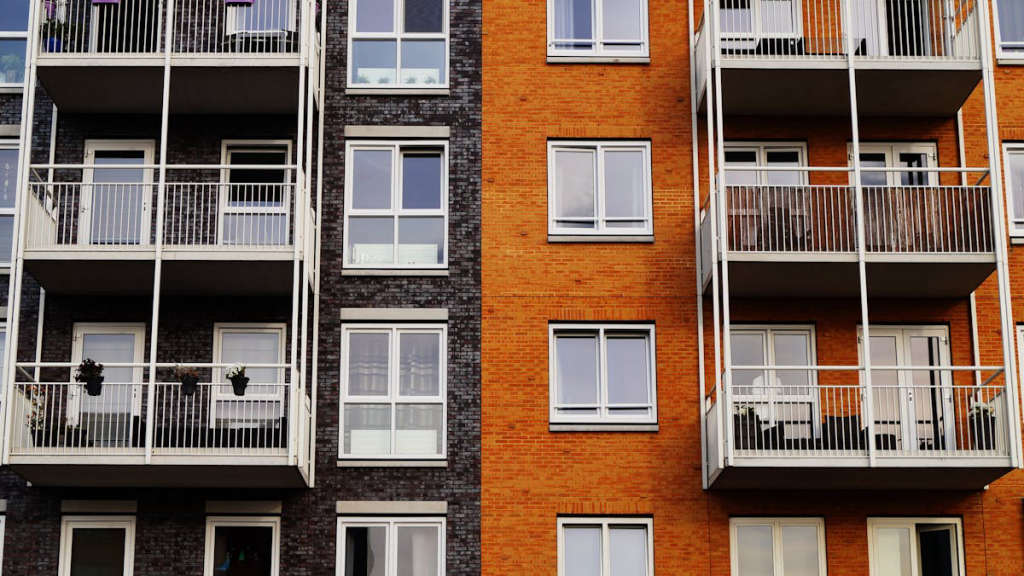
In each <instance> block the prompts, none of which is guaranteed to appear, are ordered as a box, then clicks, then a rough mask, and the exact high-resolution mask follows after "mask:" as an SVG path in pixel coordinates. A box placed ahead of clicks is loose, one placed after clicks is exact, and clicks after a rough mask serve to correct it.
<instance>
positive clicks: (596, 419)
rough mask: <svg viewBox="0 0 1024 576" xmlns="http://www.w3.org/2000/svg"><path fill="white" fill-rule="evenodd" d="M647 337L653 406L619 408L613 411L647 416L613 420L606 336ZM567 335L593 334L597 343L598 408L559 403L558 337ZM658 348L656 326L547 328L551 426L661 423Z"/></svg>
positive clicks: (617, 417) (565, 324)
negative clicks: (579, 411) (626, 410)
mask: <svg viewBox="0 0 1024 576" xmlns="http://www.w3.org/2000/svg"><path fill="white" fill-rule="evenodd" d="M608 332H611V333H613V334H614V333H620V332H621V333H631V334H639V333H646V334H647V346H648V351H647V353H648V359H647V364H648V376H647V377H648V379H649V381H650V390H649V391H648V392H649V394H650V402H649V403H647V404H645V405H639V404H616V405H615V406H614V408H647V409H648V410H649V412H650V413H649V415H648V416H632V415H630V416H614V415H612V414H614V412H610V411H609V409H610V408H612V407H611V406H609V404H608V367H607V358H608V355H607V353H606V352H607V333H608ZM565 333H580V334H591V335H595V336H597V339H598V355H597V361H598V364H599V365H598V372H597V378H598V386H599V388H600V389H599V390H598V403H597V404H596V405H593V406H591V405H580V404H566V405H561V404H559V403H558V351H557V350H556V346H557V336H559V335H561V334H565ZM657 356H658V355H657V345H656V339H655V336H654V324H653V323H652V324H570V323H553V324H549V326H548V381H549V390H548V394H549V396H548V398H549V402H548V404H549V405H550V416H549V417H550V422H551V423H552V424H611V425H614V424H626V425H630V424H657V423H658V368H657V362H656V359H657ZM562 408H597V414H595V415H580V414H563V413H562V412H560V409H562Z"/></svg>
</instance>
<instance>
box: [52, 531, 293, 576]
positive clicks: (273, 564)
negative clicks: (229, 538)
mask: <svg viewBox="0 0 1024 576" xmlns="http://www.w3.org/2000/svg"><path fill="white" fill-rule="evenodd" d="M218 526H242V527H257V528H264V527H269V528H271V529H272V530H273V539H272V540H271V547H272V550H271V551H270V576H278V570H279V565H280V562H281V518H280V517H279V516H207V518H206V550H205V552H204V554H203V574H204V576H214V570H213V566H214V562H215V561H216V559H215V558H214V553H215V551H216V542H215V541H214V539H215V538H216V534H217V527H218ZM61 576H63V575H61Z"/></svg>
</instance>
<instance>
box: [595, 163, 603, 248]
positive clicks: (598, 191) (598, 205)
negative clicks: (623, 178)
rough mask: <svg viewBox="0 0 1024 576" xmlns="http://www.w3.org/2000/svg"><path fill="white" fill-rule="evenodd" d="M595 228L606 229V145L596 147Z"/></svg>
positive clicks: (600, 230) (601, 230)
mask: <svg viewBox="0 0 1024 576" xmlns="http://www.w3.org/2000/svg"><path fill="white" fill-rule="evenodd" d="M594 156H595V159H594V170H595V172H594V194H595V196H596V198H595V199H594V218H595V222H594V230H596V231H599V232H604V231H605V208H604V205H605V201H604V195H605V188H604V147H603V146H596V147H595V148H594Z"/></svg>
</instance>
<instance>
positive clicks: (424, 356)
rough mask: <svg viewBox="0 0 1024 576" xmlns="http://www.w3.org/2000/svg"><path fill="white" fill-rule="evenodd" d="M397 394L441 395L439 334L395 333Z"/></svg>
mask: <svg viewBox="0 0 1024 576" xmlns="http://www.w3.org/2000/svg"><path fill="white" fill-rule="evenodd" d="M398 341H399V345H398V357H399V372H398V374H399V376H398V382H399V383H398V393H399V394H401V395H402V396H438V395H439V394H441V335H440V334H419V333H404V334H400V335H399V336H398Z"/></svg>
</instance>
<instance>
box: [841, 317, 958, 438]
mask: <svg viewBox="0 0 1024 576" xmlns="http://www.w3.org/2000/svg"><path fill="white" fill-rule="evenodd" d="M876 336H883V337H885V336H887V337H891V338H895V341H896V365H897V366H916V365H917V364H911V360H910V340H911V339H912V338H915V337H917V338H920V337H934V338H938V339H939V342H940V343H941V344H940V346H939V362H938V365H939V366H949V365H950V364H951V361H950V345H949V327H948V326H939V325H893V326H886V325H879V326H871V337H872V338H874V337H876ZM857 357H858V360H859V362H860V363H861V364H863V363H864V329H863V327H862V326H858V327H857ZM922 366H923V364H922ZM872 370H874V369H872ZM910 376H911V374H910V373H909V372H908V371H904V370H901V371H897V373H896V382H897V385H898V386H899V403H900V406H899V409H900V427H899V429H900V434H901V437H902V440H903V446H904V448H903V450H904V451H918V450H919V440H920V438H919V437H918V433H917V416H916V414H915V412H914V391H913V388H912V386H913V382H912V381H911V378H910ZM939 376H940V379H939V387H940V388H941V393H940V396H941V398H940V402H939V405H940V406H938V408H939V411H940V417H941V418H942V435H943V445H944V446H946V447H947V448H946V449H948V447H950V446H955V442H956V429H955V427H956V422H955V421H954V420H955V407H954V406H953V381H952V378H951V375H950V374H949V372H948V371H940V372H939ZM860 382H861V385H863V383H864V375H863V374H861V375H860ZM861 400H862V401H864V397H863V395H862V397H861ZM862 424H863V425H867V423H866V422H864V423H862ZM936 440H938V438H936ZM868 442H874V439H873V438H869V439H868ZM908 446H909V447H910V448H908Z"/></svg>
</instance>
